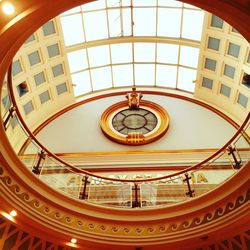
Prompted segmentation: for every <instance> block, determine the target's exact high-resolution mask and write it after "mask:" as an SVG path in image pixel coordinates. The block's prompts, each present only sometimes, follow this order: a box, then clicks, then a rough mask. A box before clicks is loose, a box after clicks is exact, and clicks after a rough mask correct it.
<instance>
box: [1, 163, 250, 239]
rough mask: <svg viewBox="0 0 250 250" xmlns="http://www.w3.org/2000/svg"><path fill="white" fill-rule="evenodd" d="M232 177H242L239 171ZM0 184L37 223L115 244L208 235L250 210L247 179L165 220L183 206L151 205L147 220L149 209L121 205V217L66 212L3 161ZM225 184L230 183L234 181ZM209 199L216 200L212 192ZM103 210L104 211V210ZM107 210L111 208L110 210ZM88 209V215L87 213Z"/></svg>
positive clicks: (50, 197) (190, 202)
mask: <svg viewBox="0 0 250 250" xmlns="http://www.w3.org/2000/svg"><path fill="white" fill-rule="evenodd" d="M249 167H250V164H248V166H246V167H245V169H242V170H241V172H243V171H244V172H246V171H247V169H249ZM233 178H237V175H236V176H234V177H233ZM0 184H1V185H0V189H2V191H3V192H2V193H3V198H4V199H6V200H8V202H9V203H13V201H14V203H15V205H19V206H21V207H19V208H18V207H17V208H16V209H17V210H19V209H20V210H22V212H23V214H25V216H27V217H30V219H31V220H34V221H36V222H37V223H38V225H39V226H41V225H42V226H43V227H47V228H50V229H53V230H54V231H58V232H60V233H64V234H65V235H68V234H72V233H73V232H74V233H77V236H78V237H79V238H82V239H83V238H84V237H86V236H88V239H89V240H90V241H91V239H92V240H93V239H94V240H100V241H102V242H103V243H105V244H109V243H111V242H113V241H114V239H117V240H118V239H119V240H118V241H119V242H123V243H124V244H130V243H131V242H132V241H134V240H135V239H136V241H138V242H140V244H142V243H143V242H144V243H145V244H149V243H151V244H153V243H156V242H158V241H159V239H161V242H168V241H173V240H178V241H180V240H181V239H182V237H185V238H186V237H191V236H192V234H193V233H194V232H196V233H198V234H199V233H200V234H202V232H203V231H204V230H206V232H207V233H208V232H209V230H211V231H213V230H216V229H218V227H224V226H225V225H227V224H231V223H232V222H233V221H234V220H235V219H236V220H238V219H239V218H240V217H241V214H242V213H243V214H245V213H246V212H247V211H248V209H249V198H250V189H247V188H246V187H247V186H248V187H249V180H248V181H247V182H245V183H241V184H240V185H238V186H235V188H236V190H235V191H234V193H233V194H231V195H230V196H228V197H223V194H221V195H222V197H221V198H219V201H215V203H213V200H207V203H208V204H207V206H205V207H202V206H200V205H199V200H200V202H203V200H204V198H205V196H206V195H205V196H203V197H200V198H196V199H194V200H192V201H189V202H185V203H184V207H185V205H186V212H184V213H183V214H178V213H176V216H173V217H167V216H166V218H164V214H165V213H166V212H169V211H171V210H172V212H173V211H175V210H178V207H179V205H176V206H173V207H170V208H163V207H162V208H160V209H149V210H148V211H147V218H146V219H145V214H144V213H145V209H142V210H141V212H142V216H139V215H138V210H134V211H132V210H129V211H125V210H122V209H119V211H116V218H115V219H114V220H112V219H111V218H106V219H103V218H99V217H98V215H96V216H95V213H91V212H90V211H89V214H81V213H78V214H77V215H76V213H75V212H74V211H72V213H70V212H69V211H65V208H64V207H63V206H64V204H61V205H62V206H61V207H58V206H57V207H56V206H55V204H53V203H54V202H53V197H52V196H51V195H49V196H48V197H46V198H45V197H44V198H45V199H39V198H37V197H36V194H35V191H34V193H31V192H30V191H27V190H26V189H25V188H24V187H23V186H22V183H18V182H16V179H15V177H14V176H11V175H9V174H8V172H7V171H6V170H5V169H4V167H3V166H2V165H1V166H0ZM225 185H230V183H227V184H225ZM216 191H217V192H218V190H215V195H216ZM219 193H220V192H219ZM54 195H55V196H59V194H57V192H54ZM225 195H226V194H225ZM57 198H58V197H57ZM208 199H211V196H210V197H208ZM215 200H216V199H215ZM78 203H79V207H83V206H84V203H81V202H78ZM192 203H193V207H192V205H191V204H192ZM188 204H189V205H191V206H189V205H188ZM59 205H60V204H59ZM90 206H91V205H90ZM93 207H95V205H93ZM181 207H183V205H182V206H181ZM190 207H191V208H192V209H191V210H190ZM99 209H100V210H101V208H99ZM103 209H104V210H107V208H103ZM104 210H103V211H104ZM93 211H94V209H93ZM184 211H185V210H184ZM84 212H85V213H86V211H84ZM126 212H129V213H130V214H133V212H135V215H137V218H136V222H134V221H133V220H134V218H132V217H133V216H132V217H131V220H126V221H124V220H123V219H122V217H123V216H124V214H126ZM105 213H106V211H104V217H105ZM110 213H112V209H110ZM155 213H162V217H161V218H160V219H155V218H154V216H153V215H154V214H155ZM247 213H249V212H247ZM117 217H118V218H119V217H120V220H119V219H118V220H117ZM211 228H212V229H211ZM112 244H113V243H112Z"/></svg>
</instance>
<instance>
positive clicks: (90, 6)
mask: <svg viewBox="0 0 250 250" xmlns="http://www.w3.org/2000/svg"><path fill="white" fill-rule="evenodd" d="M105 7H106V4H105V0H98V1H93V2H91V3H86V4H83V5H82V9H83V11H89V10H100V9H104V8H105Z"/></svg>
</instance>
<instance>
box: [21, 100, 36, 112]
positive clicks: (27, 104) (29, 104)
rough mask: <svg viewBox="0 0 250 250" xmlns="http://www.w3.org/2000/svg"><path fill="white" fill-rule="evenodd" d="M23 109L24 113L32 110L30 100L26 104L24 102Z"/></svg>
mask: <svg viewBox="0 0 250 250" xmlns="http://www.w3.org/2000/svg"><path fill="white" fill-rule="evenodd" d="M23 110H24V113H25V115H28V114H29V113H31V112H32V111H33V110H34V106H33V103H32V101H29V102H27V103H26V104H24V105H23Z"/></svg>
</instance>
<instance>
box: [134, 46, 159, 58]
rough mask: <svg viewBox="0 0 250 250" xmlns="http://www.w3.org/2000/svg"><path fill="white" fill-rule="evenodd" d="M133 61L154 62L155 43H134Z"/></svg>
mask: <svg viewBox="0 0 250 250" xmlns="http://www.w3.org/2000/svg"><path fill="white" fill-rule="evenodd" d="M134 59H135V62H154V61H155V43H135V44H134Z"/></svg>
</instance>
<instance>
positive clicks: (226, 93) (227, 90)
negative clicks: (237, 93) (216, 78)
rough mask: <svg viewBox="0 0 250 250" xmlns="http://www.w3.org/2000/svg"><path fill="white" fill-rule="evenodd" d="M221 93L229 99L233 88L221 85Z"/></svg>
mask: <svg viewBox="0 0 250 250" xmlns="http://www.w3.org/2000/svg"><path fill="white" fill-rule="evenodd" d="M220 93H221V94H222V95H224V96H226V97H229V96H230V93H231V88H229V87H228V86H227V85H224V84H221V87H220Z"/></svg>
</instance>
